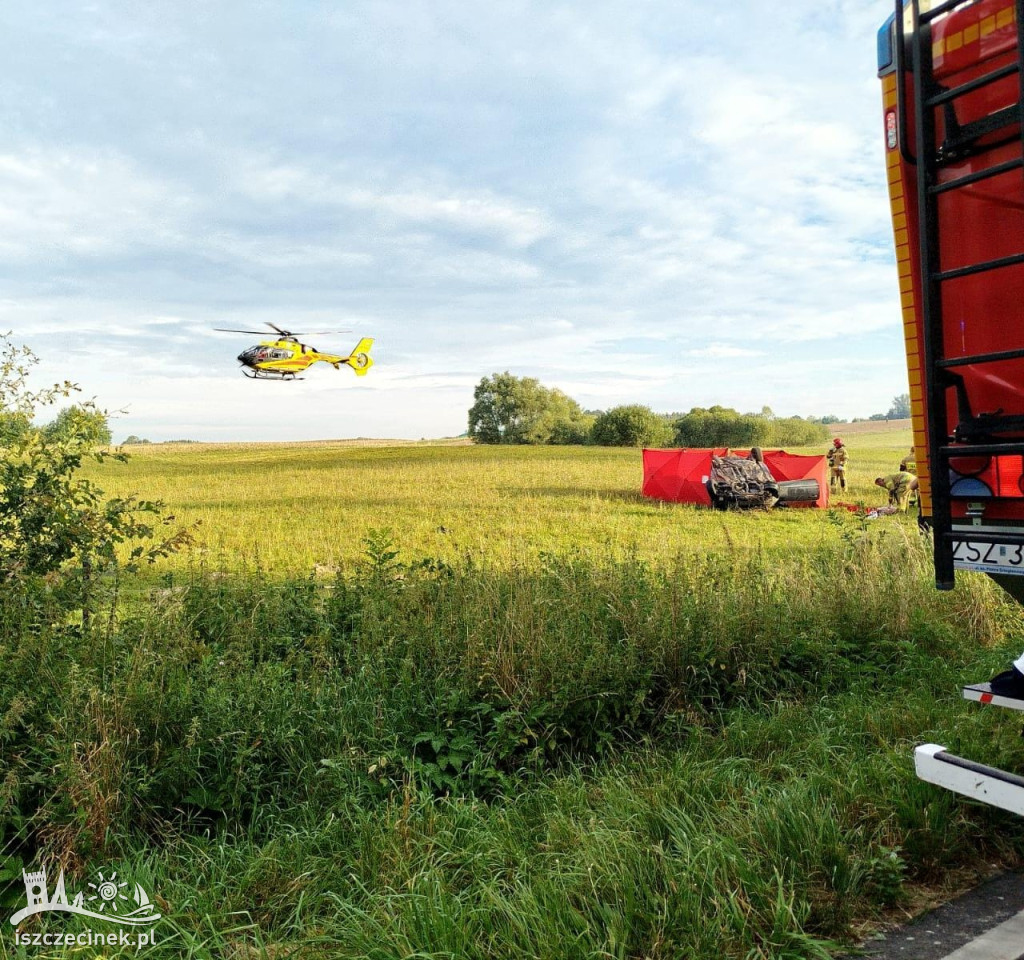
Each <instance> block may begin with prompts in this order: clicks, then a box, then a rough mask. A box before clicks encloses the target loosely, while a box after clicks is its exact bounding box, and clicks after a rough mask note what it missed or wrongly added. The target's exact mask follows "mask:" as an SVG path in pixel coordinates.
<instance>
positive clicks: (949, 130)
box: [896, 0, 1024, 590]
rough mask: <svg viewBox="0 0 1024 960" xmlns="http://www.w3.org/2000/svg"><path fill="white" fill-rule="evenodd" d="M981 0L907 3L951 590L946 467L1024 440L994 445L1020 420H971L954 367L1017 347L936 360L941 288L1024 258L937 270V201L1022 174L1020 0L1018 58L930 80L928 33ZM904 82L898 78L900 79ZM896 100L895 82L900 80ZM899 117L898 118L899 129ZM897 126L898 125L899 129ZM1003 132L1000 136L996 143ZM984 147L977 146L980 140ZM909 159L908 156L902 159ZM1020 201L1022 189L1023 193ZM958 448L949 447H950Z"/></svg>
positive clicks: (938, 545) (945, 583) (931, 379)
mask: <svg viewBox="0 0 1024 960" xmlns="http://www.w3.org/2000/svg"><path fill="white" fill-rule="evenodd" d="M978 2H980V0H974V2H973V3H972V2H970V0H966V2H965V0H946V2H942V3H938V4H936V5H935V6H932V7H931V9H928V10H924V11H922V10H921V9H920V6H921V0H910V9H911V11H912V17H913V19H912V24H913V26H912V33H911V37H910V43H909V47H910V54H911V57H912V63H913V70H912V74H911V75H912V77H913V89H914V111H915V127H916V129H915V134H916V157H909V159H912V160H914V161H915V162H916V165H917V199H918V210H919V211H920V229H919V235H920V263H921V287H922V303H921V309H922V327H923V331H922V333H923V336H922V339H923V345H924V361H925V369H926V372H927V378H926V381H925V383H926V391H925V408H926V410H927V415H928V445H929V449H930V450H931V451H932V462H933V469H932V471H931V474H932V476H931V484H932V514H933V516H932V526H933V531H934V538H935V574H936V585H937V586H938V587H939V589H943V590H949V589H952V587H953V569H954V563H953V554H954V550H955V548H956V544H957V543H958V542H959V541H961V540H964V539H966V538H967V537H966V535H965V534H964V533H963V532H962V531H959V532H958V531H956V530H954V529H953V521H952V504H951V495H950V477H949V472H950V471H949V466H950V460H951V459H952V458H954V457H957V456H960V457H963V456H965V455H971V456H975V455H976V456H999V455H1005V454H1024V441H1019V440H1012V441H1000V440H999V438H998V435H999V434H1000V433H1006V432H1018V433H1019V432H1020V431H1022V430H1024V417H1019V416H1017V417H1001V416H993V415H982V416H974V415H973V414H972V411H971V407H970V403H969V401H968V398H967V392H966V390H965V388H964V385H963V379H962V378H961V377H960V376H959V375H958V374H957V373H956V368H957V367H965V366H979V365H982V364H991V363H997V362H999V361H1002V360H1015V359H1022V358H1024V345H1022V347H1021V348H1019V349H1013V350H1002V351H999V352H995V353H980V354H974V355H971V356H964V357H952V358H946V357H944V355H943V335H942V332H943V312H942V288H943V284H944V283H946V282H948V281H950V280H955V279H957V278H959V277H966V276H970V275H973V274H980V273H986V272H988V271H996V270H1000V269H1003V268H1005V267H1009V266H1013V265H1015V264H1024V252H1021V253H1016V254H1013V255H1011V256H1006V257H1000V258H998V259H995V260H985V261H981V262H978V263H972V264H967V265H965V266H960V267H956V268H955V269H948V270H943V269H942V265H941V247H940V239H939V237H940V233H939V196H940V195H941V194H943V193H947V192H949V191H952V190H962V189H963V188H964V187H968V186H970V185H971V184H975V183H979V182H981V181H983V180H987V179H989V178H991V177H996V176H999V175H1000V174H1003V173H1007V172H1009V171H1012V170H1022V169H1024V140H1022V138H1024V109H1022V103H1024V68H1022V62H1021V60H1022V55H1024V0H1015V2H1014V5H1015V9H1016V17H1017V19H1016V25H1017V56H1016V58H1015V60H1014V61H1013V62H1012V63H1009V64H1007V65H1005V66H1001V67H999V68H997V69H994V70H992V71H991V72H990V73H987V74H985V75H983V76H979V77H976V78H974V79H972V80H970V81H968V82H966V83H963V84H961V85H960V86H957V87H953V88H950V89H946V88H943V87H942V86H941V85H940V84H938V83H937V82H936V80H935V76H934V69H933V63H932V24H933V23H934V21H935V20H936V19H938V18H939V17H942V16H944V15H946V14H948V13H950V12H951V11H953V10H954V9H956V8H961V9H964V8H967V7H970V6H974V5H976V4H977V3H978ZM902 7H903V3H902V0H897V2H896V27H897V56H898V57H900V58H902V57H903V56H905V52H904V39H903V36H902V34H903V14H904V11H903V9H902ZM1013 74H1017V76H1018V87H1017V89H1018V100H1017V103H1015V104H1012V105H1011V106H1009V107H1006V108H1005V109H1002V110H999V111H997V112H995V113H993V114H991V115H989V116H987V117H983V118H981V119H980V120H976V121H974V122H971V123H966V124H963V125H961V124H959V123H958V122H957V119H956V116H957V114H956V103H957V101H958V100H960V98H962V97H964V96H965V95H967V94H970V93H972V92H974V91H977V90H980V89H982V88H983V87H986V86H987V85H989V84H992V83H995V82H996V81H997V80H1001V79H1003V78H1004V77H1007V76H1011V75H1013ZM901 75H902V74H901ZM899 88H900V90H901V95H902V80H900V81H899ZM938 110H942V112H943V121H944V124H943V127H944V139H943V141H942V143H941V144H937V142H936V126H937V125H936V111H938ZM902 119H903V118H902V117H901V120H902ZM901 126H902V124H901ZM1000 131H1003V132H1004V133H1005V135H1004V136H999V132H1000ZM982 138H985V142H984V144H981V145H979V143H978V141H979V140H981V139H982ZM1012 141H1016V142H1018V143H1020V144H1021V156H1018V157H1015V158H1013V159H1011V160H1008V161H1005V162H1002V163H998V164H991V165H989V166H988V167H984V168H982V169H976V170H974V171H972V172H971V173H968V174H965V175H963V176H959V177H956V178H955V179H952V180H946V181H945V182H940V177H939V172H940V170H941V169H942V168H943V167H945V166H948V165H950V164H953V163H961V162H963V160H964V159H965V158H968V157H971V156H978V155H983V154H984V153H986V152H987V151H989V150H991V149H992V148H993V147H995V146H998V145H1002V144H1006V143H1008V142H1012ZM904 153H905V155H907V151H906V150H905V151H904ZM1022 194H1024V190H1022ZM950 389H953V390H955V391H956V397H957V408H958V409H957V414H958V421H959V422H958V423H957V425H956V426H955V428H954V429H952V430H951V429H950V424H949V422H948V417H947V409H946V396H947V391H948V390H950ZM954 444H955V445H954ZM970 540H971V541H973V542H976V543H1000V544H1009V545H1017V544H1020V545H1024V530H1022V531H1021V532H1020V533H1009V532H1007V533H1004V532H999V533H996V534H993V533H983V532H980V531H979V532H978V533H971V534H970Z"/></svg>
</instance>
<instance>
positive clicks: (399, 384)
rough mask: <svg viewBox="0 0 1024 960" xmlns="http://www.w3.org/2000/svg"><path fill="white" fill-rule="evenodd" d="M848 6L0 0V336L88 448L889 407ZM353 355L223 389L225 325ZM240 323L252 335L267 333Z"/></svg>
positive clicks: (230, 356)
mask: <svg viewBox="0 0 1024 960" xmlns="http://www.w3.org/2000/svg"><path fill="white" fill-rule="evenodd" d="M891 9H892V7H891V4H890V3H888V2H873V0H872V2H864V0H856V2H855V0H793V2H789V3H785V4H767V3H764V2H763V0H735V2H733V3H730V4H723V3H721V2H720V0H716V2H710V0H687V2H686V3H679V2H678V0H606V2H603V0H588V2H582V0H565V2H550V0H548V2H529V0H508V2H504V3H497V4H470V3H465V2H463V3H455V2H451V0H429V2H426V0H406V2H403V3H397V2H393V0H373V2H367V0H349V2H346V3H334V2H330V3H328V2H318V0H289V2H280V0H247V2H244V3H241V2H236V0H174V2H169V0H150V2H148V3H146V4H139V3H136V2H131V3H129V2H115V0H100V2H96V3H81V2H73V3H72V2H66V0H51V2H48V3H45V4H26V3H10V4H3V5H0V128H2V129H3V130H4V137H3V139H2V140H0V331H2V330H9V331H10V332H11V337H12V339H13V340H14V341H15V342H16V343H21V344H26V345H28V346H29V347H30V348H31V349H32V350H33V351H34V352H35V353H36V355H37V356H38V357H39V358H40V364H39V368H38V371H39V374H40V376H41V377H43V378H48V379H50V380H57V379H60V380H63V379H65V378H70V379H72V380H74V381H76V382H77V383H78V384H79V385H80V386H81V388H82V396H84V397H89V398H94V399H95V400H96V402H97V403H98V404H99V405H100V406H101V407H104V408H106V409H107V410H109V411H112V413H113V418H112V427H113V431H114V437H115V440H120V439H123V438H124V437H125V436H127V435H129V434H134V435H136V436H142V437H146V438H148V439H151V440H153V441H160V440H168V439H178V438H187V439H194V440H205V441H217V440H289V439H327V438H348V437H382V438H383V437H387V438H409V439H419V438H436V437H443V436H455V435H458V434H460V433H462V432H464V431H465V429H466V424H467V411H468V409H469V407H470V406H471V405H472V403H473V388H474V386H475V385H476V384H477V383H478V382H479V381H480V379H481V378H482V377H484V376H488V375H490V374H492V373H495V372H498V371H504V370H508V371H510V372H512V373H513V374H515V375H517V376H529V377H535V378H537V379H538V380H540V381H541V383H543V384H544V385H545V386H548V387H557V388H559V389H561V390H563V391H564V392H565V393H567V394H569V395H570V396H571V397H573V398H574V399H576V400H577V401H578V402H579V403H580V404H581V405H582V406H583V407H584V408H587V409H608V408H610V407H613V406H616V405H618V404H623V403H642V404H646V405H648V406H650V407H651V408H652V409H654V410H656V411H658V412H670V411H687V410H689V409H690V408H692V407H694V406H710V405H712V404H715V403H719V404H722V405H724V406H729V407H735V408H737V409H739V410H741V411H747V410H760V409H761V408H762V407H763V406H765V405H768V406H770V407H771V408H772V409H773V410H774V411H775V412H776V413H777V414H779V415H786V416H789V415H800V416H820V415H823V414H833V415H836V416H839V417H841V418H852V417H854V416H868V415H870V414H872V413H876V412H884V411H886V410H887V409H888V408H889V406H890V404H891V402H892V399H893V397H895V396H896V395H897V394H901V393H904V392H906V390H907V375H906V369H905V358H904V355H903V352H902V349H903V347H902V344H903V340H902V334H901V327H900V313H899V300H898V286H897V277H896V267H895V259H894V254H893V243H892V228H891V222H890V219H889V208H888V199H887V195H886V185H885V184H886V181H885V163H884V157H883V125H882V119H881V116H882V111H881V93H880V87H879V81H878V80H877V77H876V64H875V56H876V53H875V50H876V47H875V36H876V33H877V30H878V28H879V26H880V25H881V24H882V22H883V21H884V20H885V18H886V17H887V16H888V15H889V13H890V12H891ZM268 322H270V323H275V324H277V325H278V326H281V327H284V328H286V329H289V330H295V331H300V332H302V331H314V332H319V331H328V332H330V331H351V332H345V333H337V334H334V333H329V335H327V336H317V337H311V338H309V339H310V342H311V343H312V344H313V345H314V346H315V347H317V348H319V349H322V350H327V351H332V352H338V353H342V354H345V353H347V352H348V351H349V350H351V349H352V348H353V347H354V346H355V344H356V342H357V341H358V340H359V339H360V338H361V337H364V336H369V337H373V338H375V341H376V343H375V346H374V350H373V356H374V359H375V366H374V367H373V369H372V370H371V371H370V372H369V374H368V375H367V376H365V377H360V378H357V377H356V376H354V374H353V372H352V371H351V370H349V369H347V368H342V370H341V371H336V370H334V369H332V368H331V367H328V366H326V365H324V364H317V365H316V366H314V367H313V368H311V369H310V371H309V372H308V375H307V377H306V379H304V380H302V381H297V382H294V383H279V382H252V381H249V380H246V379H245V378H244V377H243V376H242V375H241V372H240V369H239V366H238V363H237V361H236V359H235V358H236V356H237V354H238V353H240V352H241V350H242V349H244V348H245V347H247V346H249V345H251V344H253V343H255V342H257V341H258V340H259V339H260V338H259V337H256V336H252V335H244V334H228V333H218V332H216V331H215V328H217V327H231V328H243V329H247V330H256V329H262V328H263V327H264V325H265V324H266V323H268ZM268 331H269V328H268Z"/></svg>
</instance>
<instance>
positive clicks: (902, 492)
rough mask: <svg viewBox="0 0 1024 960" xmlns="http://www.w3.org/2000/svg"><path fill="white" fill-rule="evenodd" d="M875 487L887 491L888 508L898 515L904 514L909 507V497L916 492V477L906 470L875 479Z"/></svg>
mask: <svg viewBox="0 0 1024 960" xmlns="http://www.w3.org/2000/svg"><path fill="white" fill-rule="evenodd" d="M875 486H876V487H881V488H882V489H883V490H888V491H889V506H892V507H895V508H896V509H897V510H898V511H899V512H900V513H906V512H907V507H909V506H910V495H911V494H912V493H916V492H917V477H915V476H914V475H913V474H912V473H908V472H907V471H906V470H900V471H899V473H892V474H890V475H889V476H887V477H876V478H875Z"/></svg>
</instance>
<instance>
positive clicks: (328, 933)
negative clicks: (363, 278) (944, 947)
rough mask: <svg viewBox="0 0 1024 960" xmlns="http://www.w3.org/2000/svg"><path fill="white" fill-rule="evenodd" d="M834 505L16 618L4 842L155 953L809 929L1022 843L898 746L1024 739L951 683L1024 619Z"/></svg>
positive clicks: (1015, 636)
mask: <svg viewBox="0 0 1024 960" xmlns="http://www.w3.org/2000/svg"><path fill="white" fill-rule="evenodd" d="M821 533H822V536H821V539H820V542H819V544H818V545H817V546H812V547H806V548H804V549H801V550H796V551H792V552H790V553H788V554H786V553H783V552H782V551H780V550H764V549H761V550H759V549H757V548H753V549H750V548H747V547H743V548H741V547H734V548H732V549H728V548H727V549H726V550H725V551H724V552H719V553H708V552H704V553H699V552H693V551H682V552H680V553H678V555H677V556H675V557H674V558H672V559H671V560H670V561H669V562H654V561H652V560H651V559H650V558H649V557H645V556H643V555H642V554H640V553H637V554H634V555H629V554H628V552H627V553H625V554H619V555H611V556H602V555H601V554H600V553H599V552H598V551H596V550H583V549H577V550H566V551H545V552H542V553H540V554H533V553H532V552H529V551H526V552H525V553H524V555H523V556H522V557H521V558H520V559H519V560H518V561H513V562H508V561H507V559H506V560H503V561H501V562H493V563H491V562H487V561H486V559H485V558H481V557H479V556H475V555H469V556H465V557H462V558H461V559H459V560H457V561H454V560H449V559H445V558H444V557H437V556H426V557H424V556H420V555H417V554H416V553H415V552H413V551H408V552H407V551H406V550H405V549H404V544H403V543H402V542H401V541H400V540H396V539H394V537H393V536H389V535H388V534H387V533H386V532H384V531H381V530H376V531H372V532H370V533H369V534H368V535H367V536H366V537H365V538H364V542H363V543H362V544H361V546H362V556H361V559H360V561H359V562H358V563H356V564H353V565H352V566H351V567H349V568H348V569H347V570H346V571H343V572H340V573H338V574H337V575H336V576H334V577H333V578H329V579H325V578H323V577H315V576H312V575H309V576H299V577H296V576H282V575H280V574H276V573H271V572H268V571H266V570H264V569H262V568H261V567H259V566H258V565H255V564H250V565H249V567H248V568H247V569H245V570H236V571H235V572H234V573H233V574H232V575H230V576H226V575H224V573H223V572H222V571H220V570H210V569H207V568H203V567H195V568H193V569H191V570H188V571H178V572H174V573H173V574H172V575H169V576H168V577H167V579H166V582H165V583H163V584H162V585H161V586H159V587H156V588H152V589H150V590H149V591H148V593H146V595H144V596H138V595H136V596H133V597H132V598H131V599H130V601H127V602H122V605H121V606H119V607H118V608H116V609H112V610H111V611H110V616H109V618H108V619H106V621H105V622H102V623H101V622H100V620H99V619H98V618H97V620H96V622H95V624H94V627H93V629H91V630H88V631H82V630H81V628H77V629H75V628H71V627H69V628H66V629H63V628H62V629H56V630H50V631H36V632H33V631H32V630H31V629H26V626H25V624H26V620H25V619H24V618H22V621H21V623H20V625H18V626H17V627H16V628H15V627H14V626H11V627H9V628H5V627H4V625H3V624H0V638H2V639H0V662H3V663H4V664H5V669H4V672H3V673H2V674H0V745H2V751H0V830H2V831H3V832H2V833H0V849H2V850H3V851H4V852H5V854H6V855H7V856H8V857H10V858H12V860H11V861H10V862H11V863H13V862H15V861H16V860H20V861H21V862H24V863H26V864H28V863H36V862H39V861H46V862H49V863H51V864H56V863H61V864H64V865H65V866H66V867H67V868H68V870H69V871H70V872H71V874H72V875H79V876H80V875H81V874H83V873H84V872H86V871H87V870H89V869H90V868H93V867H95V866H96V865H98V864H99V863H113V864H114V865H116V866H117V868H118V869H119V870H122V871H124V872H125V873H131V874H132V875H134V876H137V877H138V878H139V879H144V880H146V881H148V884H149V887H148V888H149V889H154V890H156V891H157V893H158V894H159V896H160V897H161V898H162V901H161V904H162V910H163V911H164V912H165V913H166V914H167V915H168V917H169V919H168V920H167V921H166V922H163V923H162V924H161V925H160V926H159V927H158V931H159V933H160V935H161V936H162V937H163V938H164V942H163V946H162V947H160V948H158V949H157V950H155V951H154V953H153V955H154V956H163V955H166V956H169V957H170V956H176V957H177V956H189V955H192V956H214V955H216V956H252V957H257V956H274V957H277V956H283V955H297V956H323V955H336V956H352V957H357V956H358V957H363V956H366V957H382V958H383V957H409V956H420V957H459V958H462V957H470V958H472V957H480V958H485V957H509V958H512V957H516V958H518V957H523V956H533V957H563V956H582V957H607V956H621V957H679V956H692V957H707V958H722V957H805V956H814V955H825V954H824V951H825V949H826V944H827V942H829V941H834V940H835V941H838V940H841V939H843V938H844V937H847V936H849V934H850V933H851V931H852V930H853V929H854V925H855V923H857V922H860V921H862V920H864V919H865V918H870V917H872V916H877V915H879V913H880V912H881V911H884V910H885V909H887V908H889V907H891V906H892V905H893V904H894V903H897V902H899V901H900V899H901V897H903V896H904V895H905V885H906V883H907V882H908V880H911V881H915V882H925V883H929V882H930V883H934V882H936V881H938V880H939V879H940V878H941V876H942V875H943V873H944V871H946V870H948V869H949V868H951V867H956V866H958V865H961V864H964V863H967V862H973V861H974V860H975V859H976V858H977V856H978V854H979V852H980V853H982V854H984V855H986V856H988V857H990V858H991V859H993V860H995V861H999V860H1002V861H1003V862H1009V861H1012V860H1013V858H1014V857H1015V856H1016V855H1017V852H1018V850H1019V843H1020V839H1021V833H1020V830H1019V828H1018V827H1017V826H1016V824H1014V823H1013V822H1012V821H1011V820H1010V818H1009V817H1008V816H1007V817H1004V816H1002V815H1001V814H999V813H997V812H992V811H988V810H976V809H973V808H971V807H969V806H968V805H966V804H964V803H962V802H960V801H958V800H957V799H956V798H955V797H953V796H951V795H948V794H943V793H941V792H940V791H937V790H935V789H934V788H932V787H929V786H927V785H925V784H922V783H920V782H918V781H917V780H916V779H915V778H914V776H913V771H912V765H911V757H910V752H911V746H912V743H913V742H914V741H916V740H919V739H920V740H923V739H936V740H939V741H941V742H944V743H946V744H947V745H948V746H949V747H950V748H951V749H954V750H959V751H962V752H964V753H968V754H970V755H972V756H975V757H977V758H978V759H982V760H987V761H988V762H995V763H999V764H1001V765H1009V766H1013V765H1016V764H1019V762H1020V760H1021V759H1022V757H1021V747H1020V744H1019V741H1018V739H1017V738H1016V737H1014V736H1012V731H1010V732H1006V731H1004V730H1003V729H1002V728H1001V727H1000V726H999V724H998V722H997V720H995V719H993V717H992V716H991V715H989V714H987V713H985V712H983V711H977V710H972V709H970V708H968V707H967V706H966V705H962V704H959V703H958V702H957V699H956V690H957V685H958V683H959V682H960V681H963V680H968V679H978V675H979V673H980V674H981V675H982V676H983V675H985V673H986V672H987V671H990V670H992V669H994V668H996V667H997V666H999V665H1000V664H1001V663H1002V660H1003V659H1004V657H1005V656H1006V654H1007V651H1009V650H1012V651H1013V652H1014V655H1016V653H1019V650H1018V649H1017V647H1018V646H1019V645H1020V640H1021V636H1022V632H1021V630H1020V621H1019V617H1018V614H1017V613H1016V608H1013V607H1010V606H1008V605H1004V604H1003V603H1002V601H1001V600H1000V598H999V596H998V595H997V594H996V592H995V590H994V588H993V587H991V585H990V584H989V583H988V581H987V580H985V579H984V578H980V577H977V578H975V577H964V578H962V580H961V583H960V586H959V587H958V589H957V591H955V592H953V593H951V594H939V593H936V592H935V591H934V590H933V589H932V586H931V570H930V561H929V555H928V550H927V545H926V544H925V543H923V542H922V541H921V540H920V538H919V536H918V534H917V533H916V531H915V530H913V528H909V527H904V526H902V525H900V524H895V525H885V526H876V527H873V526H871V525H870V524H865V523H863V522H859V521H857V520H855V519H854V518H853V517H851V516H846V515H844V516H833V517H832V518H831V520H829V521H827V523H826V524H824V525H823V526H822V527H821ZM5 622H7V623H11V624H13V623H14V621H5ZM18 881H19V878H18V877H16V878H15V882H14V883H13V884H12V885H11V888H10V891H9V894H16V893H17V891H18V889H20V883H19V882H18ZM48 922H50V923H53V924H60V923H61V922H62V920H61V919H60V918H57V919H56V920H54V919H53V918H51V919H50V920H49V921H48ZM9 949H10V944H9V941H6V940H5V939H4V938H2V937H0V951H9ZM0 955H3V954H2V953H0Z"/></svg>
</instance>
